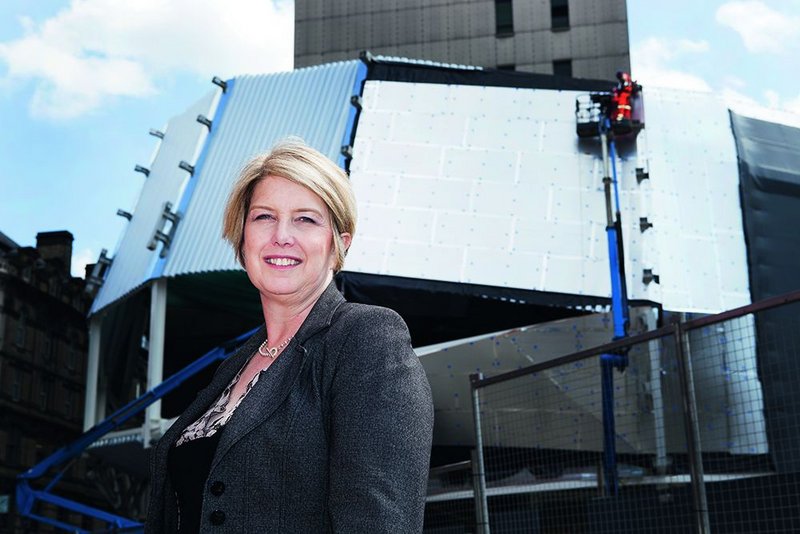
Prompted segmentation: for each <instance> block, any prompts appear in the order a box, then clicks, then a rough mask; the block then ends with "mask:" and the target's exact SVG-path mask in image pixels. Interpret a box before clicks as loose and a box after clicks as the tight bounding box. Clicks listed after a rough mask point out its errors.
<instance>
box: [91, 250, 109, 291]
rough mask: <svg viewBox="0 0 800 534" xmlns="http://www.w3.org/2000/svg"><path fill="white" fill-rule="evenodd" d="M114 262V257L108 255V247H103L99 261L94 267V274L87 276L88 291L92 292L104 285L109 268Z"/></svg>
mask: <svg viewBox="0 0 800 534" xmlns="http://www.w3.org/2000/svg"><path fill="white" fill-rule="evenodd" d="M113 262H114V259H113V258H109V257H108V249H103V250H101V251H100V257H99V258H97V262H96V263H95V264H94V267H93V268H92V274H90V275H89V276H88V277H87V278H86V292H87V293H91V292H92V291H94V290H95V289H96V288H99V287H100V286H102V285H103V282H104V281H105V279H106V274H108V270H109V269H110V268H111V264H112V263H113Z"/></svg>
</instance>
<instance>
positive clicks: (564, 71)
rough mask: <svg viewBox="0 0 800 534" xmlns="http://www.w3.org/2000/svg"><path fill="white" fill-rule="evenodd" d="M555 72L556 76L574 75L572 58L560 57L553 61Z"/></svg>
mask: <svg viewBox="0 0 800 534" xmlns="http://www.w3.org/2000/svg"><path fill="white" fill-rule="evenodd" d="M553 74H555V75H556V76H572V60H571V59H559V60H558V61H553Z"/></svg>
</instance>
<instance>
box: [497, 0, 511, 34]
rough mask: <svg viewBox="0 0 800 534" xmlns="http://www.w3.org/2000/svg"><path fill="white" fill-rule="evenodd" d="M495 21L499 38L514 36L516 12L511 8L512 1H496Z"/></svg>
mask: <svg viewBox="0 0 800 534" xmlns="http://www.w3.org/2000/svg"><path fill="white" fill-rule="evenodd" d="M494 19H495V28H496V31H497V35H498V36H500V37H503V36H507V35H513V34H514V10H513V9H512V8H511V0H494Z"/></svg>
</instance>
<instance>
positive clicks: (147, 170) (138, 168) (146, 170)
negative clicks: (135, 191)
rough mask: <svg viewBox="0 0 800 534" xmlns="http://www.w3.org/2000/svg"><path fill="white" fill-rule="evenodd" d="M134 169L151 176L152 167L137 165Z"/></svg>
mask: <svg viewBox="0 0 800 534" xmlns="http://www.w3.org/2000/svg"><path fill="white" fill-rule="evenodd" d="M133 170H134V172H140V173H142V174H144V175H145V176H150V169H148V168H147V167H142V166H141V165H137V166H136V167H134V168H133Z"/></svg>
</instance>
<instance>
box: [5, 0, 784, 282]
mask: <svg viewBox="0 0 800 534" xmlns="http://www.w3.org/2000/svg"><path fill="white" fill-rule="evenodd" d="M627 3H628V19H629V32H630V44H631V62H632V70H633V73H632V74H633V77H634V78H636V79H638V80H639V82H640V83H643V84H644V85H657V86H662V87H675V88H677V89H680V90H691V91H715V92H718V93H720V94H722V95H724V97H725V98H726V100H728V101H729V102H730V105H731V106H732V107H734V109H738V110H740V111H745V112H748V111H749V114H754V115H757V116H764V117H765V118H773V119H775V116H774V112H775V111H776V110H778V111H780V112H781V113H780V114H779V115H778V116H777V117H778V118H779V119H780V120H782V121H783V122H789V123H791V124H797V125H800V83H798V82H800V75H798V72H797V64H798V63H797V59H796V58H797V57H798V56H799V55H800V0H764V1H739V0H737V1H727V2H726V1H704V2H697V1H686V0H673V1H671V2H660V1H655V0H628V2H627ZM293 16H294V14H293V6H292V3H291V1H289V0H280V1H278V2H275V3H273V2H271V1H270V0H228V1H226V2H221V1H218V0H170V1H163V0H136V1H134V2H126V1H124V0H72V1H69V0H3V1H2V2H0V119H1V120H2V123H3V124H2V128H0V231H2V232H3V233H5V234H6V235H8V236H9V237H11V238H12V239H14V240H15V241H17V242H18V243H20V244H21V245H34V244H35V239H36V233H37V232H40V231H49V230H69V231H70V232H72V233H73V235H74V236H75V242H74V245H73V256H74V260H73V274H74V275H81V276H82V269H83V267H82V266H83V265H84V264H85V263H87V262H93V261H95V260H96V259H97V257H98V255H99V253H100V250H101V249H102V248H107V249H109V252H110V253H113V251H114V249H115V248H116V243H117V241H118V239H119V237H120V234H121V232H122V231H123V230H124V227H125V220H124V219H122V218H120V217H118V216H116V215H115V214H116V211H117V209H118V208H122V209H125V210H127V211H133V210H134V207H135V202H136V199H137V196H138V192H139V190H140V188H141V185H142V181H143V180H144V176H143V175H141V174H138V173H135V172H134V171H133V167H134V166H135V165H136V164H142V165H145V166H146V165H147V164H148V163H149V161H150V158H151V156H152V151H153V149H154V147H155V141H156V140H155V139H154V138H153V137H150V136H149V135H148V131H149V129H150V128H160V127H162V126H163V125H164V124H165V123H166V122H167V120H168V119H169V118H170V117H171V116H173V115H176V114H178V113H180V112H181V111H183V110H184V109H185V108H187V107H188V106H189V105H190V104H192V103H193V102H194V101H195V100H197V99H198V98H199V97H201V96H202V95H203V94H205V93H206V92H207V91H208V90H209V89H210V88H211V87H212V86H211V83H210V80H211V78H212V77H213V76H220V77H222V78H228V77H231V76H234V75H237V74H245V73H255V72H271V71H278V70H287V69H289V68H291V64H292V48H293V40H294V36H293ZM611 77H613V73H609V78H611ZM785 111H789V112H792V113H793V114H796V115H787V114H786V113H783V112H785ZM787 117H788V119H787Z"/></svg>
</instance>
